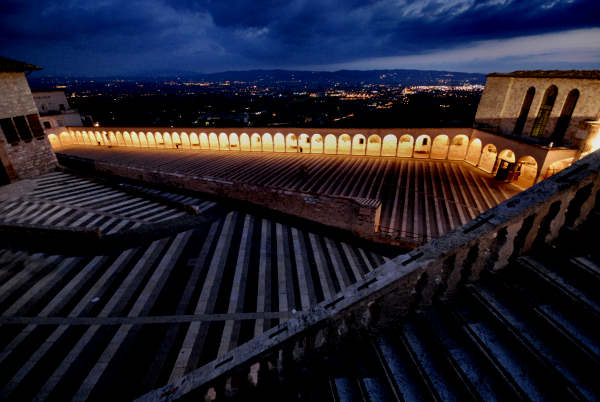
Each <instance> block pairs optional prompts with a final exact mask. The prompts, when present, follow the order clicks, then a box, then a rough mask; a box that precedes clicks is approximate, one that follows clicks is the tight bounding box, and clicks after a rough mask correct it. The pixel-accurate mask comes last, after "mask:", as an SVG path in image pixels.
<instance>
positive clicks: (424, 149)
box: [413, 134, 431, 158]
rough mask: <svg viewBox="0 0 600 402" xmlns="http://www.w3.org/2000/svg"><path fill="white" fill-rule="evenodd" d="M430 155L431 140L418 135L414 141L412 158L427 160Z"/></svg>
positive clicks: (426, 136)
mask: <svg viewBox="0 0 600 402" xmlns="http://www.w3.org/2000/svg"><path fill="white" fill-rule="evenodd" d="M430 154H431V138H430V137H429V136H428V135H425V134H423V135H420V136H418V137H417V139H416V141H415V150H414V151H413V158H429V155H430Z"/></svg>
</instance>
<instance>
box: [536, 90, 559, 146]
mask: <svg viewBox="0 0 600 402" xmlns="http://www.w3.org/2000/svg"><path fill="white" fill-rule="evenodd" d="M556 95H558V88H556V85H552V86H551V87H550V88H548V89H547V90H546V93H545V94H544V99H543V101H542V104H541V106H540V110H539V112H538V115H537V117H536V118H535V122H534V123H533V129H532V130H531V136H532V137H543V136H544V132H545V131H546V125H547V124H548V119H549V118H550V113H551V112H552V108H553V107H554V102H555V101H556Z"/></svg>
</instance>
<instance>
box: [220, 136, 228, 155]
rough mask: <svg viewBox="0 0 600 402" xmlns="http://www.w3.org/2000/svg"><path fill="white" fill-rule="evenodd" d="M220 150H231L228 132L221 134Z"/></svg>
mask: <svg viewBox="0 0 600 402" xmlns="http://www.w3.org/2000/svg"><path fill="white" fill-rule="evenodd" d="M219 150H221V151H229V138H227V134H226V133H221V134H219Z"/></svg>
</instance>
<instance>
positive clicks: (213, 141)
mask: <svg viewBox="0 0 600 402" xmlns="http://www.w3.org/2000/svg"><path fill="white" fill-rule="evenodd" d="M208 146H209V147H210V149H211V150H212V151H218V150H219V137H217V134H216V133H209V134H208Z"/></svg>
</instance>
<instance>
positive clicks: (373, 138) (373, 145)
mask: <svg viewBox="0 0 600 402" xmlns="http://www.w3.org/2000/svg"><path fill="white" fill-rule="evenodd" d="M367 155H370V156H379V155H381V137H380V136H378V135H377V134H373V135H370V136H369V138H368V139H367Z"/></svg>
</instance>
